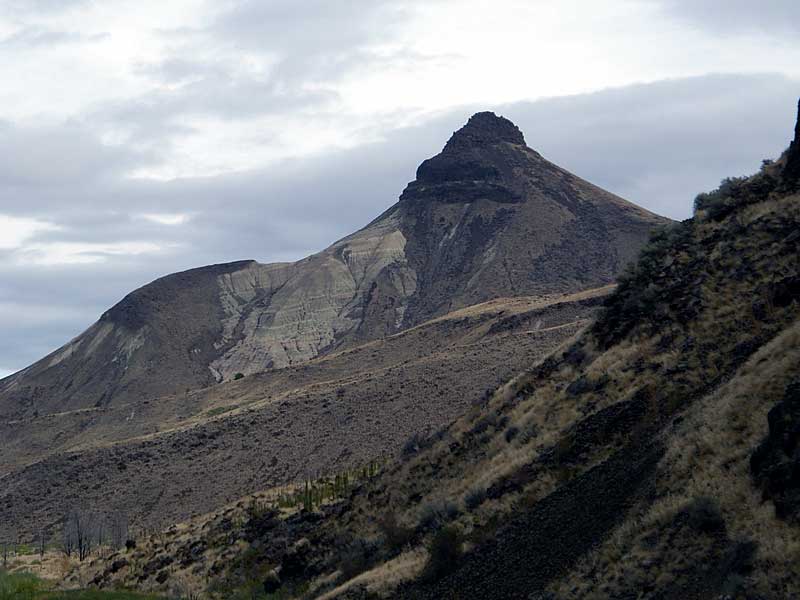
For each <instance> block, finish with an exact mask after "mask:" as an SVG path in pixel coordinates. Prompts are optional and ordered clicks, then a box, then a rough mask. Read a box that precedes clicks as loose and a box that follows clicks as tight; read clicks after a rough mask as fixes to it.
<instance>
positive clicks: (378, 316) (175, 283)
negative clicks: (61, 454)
mask: <svg viewBox="0 0 800 600" xmlns="http://www.w3.org/2000/svg"><path fill="white" fill-rule="evenodd" d="M332 200H333V199H332ZM336 201H346V199H337V200H336ZM666 222H667V220H666V219H663V218H661V217H658V216H656V215H653V214H651V213H649V212H647V211H645V210H643V209H641V208H639V207H636V206H634V205H632V204H630V203H628V202H625V201H624V200H622V199H620V198H618V197H616V196H614V195H612V194H610V193H608V192H605V191H603V190H601V189H599V188H597V187H596V186H593V185H591V184H590V183H587V182H585V181H583V180H581V179H580V178H578V177H576V176H574V175H572V174H571V173H568V172H566V171H564V170H563V169H561V168H559V167H557V166H555V165H553V164H552V163H549V162H548V161H546V160H545V159H544V158H542V157H541V156H540V155H539V154H538V153H537V152H535V151H533V150H531V149H530V148H528V147H527V146H526V145H525V140H524V138H523V135H522V133H521V132H520V131H519V129H517V128H516V126H514V125H513V124H512V123H511V122H510V121H508V120H506V119H503V118H502V117H497V116H495V115H494V114H493V113H478V114H476V115H474V116H473V117H472V118H470V120H469V122H468V123H467V124H466V125H465V126H464V127H463V128H461V129H460V130H459V131H457V132H455V133H454V134H453V136H452V138H451V139H450V140H449V141H448V142H447V144H446V145H445V147H444V149H443V151H442V152H441V153H440V154H439V155H437V156H435V157H433V158H431V159H429V160H426V161H424V162H423V163H422V164H421V165H420V167H419V169H418V170H417V177H416V179H415V181H413V182H411V183H410V184H409V185H408V187H407V188H406V190H405V191H404V192H403V194H402V195H401V197H400V201H399V202H398V203H397V204H395V205H394V206H392V207H391V208H390V209H389V210H387V211H386V212H385V213H384V214H383V215H381V216H380V217H378V218H377V219H376V220H374V221H373V222H372V223H370V224H369V225H367V226H366V227H365V228H363V229H361V230H360V231H358V232H356V233H354V234H352V235H350V236H348V237H346V238H344V239H342V240H340V241H338V242H336V243H335V244H333V245H332V246H331V247H329V248H327V249H326V250H323V251H322V252H320V253H318V254H315V255H313V256H310V257H308V258H305V259H303V260H301V261H298V262H296V263H285V264H260V263H257V262H255V261H241V262H235V263H229V264H223V265H213V266H208V267H202V268H199V269H193V270H190V271H186V272H183V273H177V274H174V275H169V276H167V277H164V278H161V279H159V280H157V281H154V282H153V283H151V284H149V285H146V286H144V287H143V288H141V289H138V290H136V291H134V292H132V293H131V294H129V295H128V296H126V297H125V298H124V299H123V300H122V301H121V302H119V303H118V304H117V305H115V306H114V307H112V308H111V309H110V310H108V311H107V312H106V313H104V314H103V315H102V316H101V317H100V320H99V321H98V322H97V323H95V324H94V325H92V326H91V327H90V328H89V329H88V330H87V331H86V332H84V333H83V334H81V335H80V336H78V337H77V338H75V339H74V340H72V341H71V342H69V343H68V344H66V345H65V346H63V347H62V348H60V349H58V350H56V351H55V352H53V353H52V354H51V355H49V356H47V357H45V358H44V359H42V360H41V361H39V362H37V363H35V364H33V365H31V366H30V367H28V368H26V369H24V370H22V371H20V372H19V373H16V374H14V375H11V376H10V377H7V378H5V379H3V380H0V419H3V420H18V419H23V418H29V417H32V416H36V415H51V414H56V413H63V412H66V411H75V410H81V409H93V408H98V407H109V406H114V405H121V404H126V403H129V402H131V401H136V400H139V399H141V398H145V397H147V398H156V397H162V396H166V395H170V394H177V393H184V392H185V391H186V390H187V389H189V390H195V389H198V388H204V387H209V386H211V385H213V384H215V383H217V382H220V381H229V380H231V379H233V378H234V377H235V376H236V375H237V374H238V373H242V374H244V375H248V374H252V373H257V372H261V371H264V370H267V369H270V368H280V367H286V366H291V365H296V364H299V363H301V362H303V361H306V360H309V359H311V358H314V357H316V356H319V355H323V354H325V353H328V352H331V351H335V350H337V349H342V348H345V347H347V346H349V345H352V344H356V343H361V342H364V341H369V340H374V339H379V338H382V337H385V336H387V335H391V334H393V333H397V332H399V331H402V330H405V329H407V328H409V327H412V326H414V325H418V324H420V323H423V322H425V321H428V320H430V319H431V318H435V317H437V316H441V315H444V314H446V313H448V312H452V311H453V310H457V309H459V308H463V307H466V306H470V305H474V304H478V303H480V302H485V301H487V300H491V299H493V298H501V297H516V296H534V295H545V294H554V293H568V292H577V291H580V290H584V289H590V288H595V287H599V286H602V285H606V284H608V283H610V282H612V281H613V279H614V277H615V276H616V274H617V273H618V272H619V271H620V270H621V269H622V268H623V267H624V266H625V265H626V264H627V263H628V262H629V261H630V260H631V259H632V257H634V256H635V255H636V252H637V251H638V250H639V248H640V247H641V245H642V244H643V243H644V242H645V241H646V239H647V236H648V235H649V232H650V230H651V229H652V228H653V227H654V226H656V225H660V224H664V223H666Z"/></svg>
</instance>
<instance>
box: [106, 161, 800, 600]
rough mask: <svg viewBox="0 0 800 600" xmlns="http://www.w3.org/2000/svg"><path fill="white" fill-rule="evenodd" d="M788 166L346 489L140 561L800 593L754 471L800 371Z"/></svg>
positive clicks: (625, 592)
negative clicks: (593, 316)
mask: <svg viewBox="0 0 800 600" xmlns="http://www.w3.org/2000/svg"><path fill="white" fill-rule="evenodd" d="M782 166H783V165H782V163H781V162H780V161H779V162H778V163H777V164H776V165H774V166H771V167H768V168H767V169H766V170H764V171H763V172H762V173H760V174H759V175H757V176H755V177H753V178H750V179H748V180H744V181H738V182H733V183H729V184H726V186H723V188H722V189H721V190H720V191H719V192H718V193H716V194H712V195H710V196H707V197H705V198H704V199H703V204H702V206H701V209H700V210H699V211H698V214H697V217H696V218H695V219H694V220H691V221H688V222H684V223H682V224H679V225H677V226H675V227H673V228H671V229H670V230H668V231H666V232H664V233H663V234H662V235H660V236H657V237H656V238H655V239H654V241H653V243H652V244H651V245H650V246H649V247H648V249H647V250H646V251H645V252H644V253H643V255H642V257H641V259H640V261H639V263H638V265H637V267H636V268H635V269H633V270H632V271H631V272H630V273H628V274H627V275H626V276H625V277H623V278H622V281H621V284H620V286H619V289H618V291H617V293H616V294H615V295H614V296H613V297H612V298H611V299H610V300H609V301H608V302H607V306H606V310H605V313H604V315H603V316H602V317H601V318H600V319H599V320H598V321H597V323H596V324H595V325H594V326H593V327H592V328H591V329H590V330H588V331H586V332H585V333H583V334H582V335H580V336H579V337H578V338H576V339H575V340H573V341H572V342H570V343H567V344H565V345H564V346H563V347H562V348H561V349H560V350H558V351H557V352H555V353H554V354H552V355H551V356H550V357H548V358H547V359H545V360H544V361H542V362H540V363H539V364H537V365H536V366H534V367H533V368H532V369H530V370H529V371H528V372H526V373H525V374H523V375H521V376H519V377H518V378H516V379H515V380H513V381H511V382H510V383H509V384H507V385H506V386H504V387H503V388H501V389H500V390H498V391H497V392H496V393H495V394H494V395H493V396H492V397H491V398H490V399H489V400H488V402H486V403H485V404H484V405H482V406H479V407H475V408H474V409H473V410H472V411H471V412H470V413H469V414H467V415H465V416H464V417H463V418H461V419H460V420H459V421H457V422H456V423H455V424H454V425H453V426H452V427H450V428H449V429H448V430H446V431H443V432H441V433H440V434H438V435H436V436H434V437H432V438H431V439H429V440H428V441H427V442H426V443H424V444H422V445H421V447H420V449H419V451H418V452H417V453H416V454H414V455H412V456H409V457H406V458H405V459H404V460H402V461H400V462H398V463H396V464H393V465H389V466H388V467H387V468H386V470H385V472H384V473H383V474H382V475H381V476H380V477H378V478H377V479H375V480H372V481H370V482H368V483H366V484H364V485H363V486H362V487H361V488H360V489H359V490H357V491H356V493H354V494H353V495H352V496H351V497H350V498H349V499H348V500H347V501H345V502H343V503H340V504H339V505H336V506H333V507H330V508H328V509H326V510H325V511H323V513H321V514H307V513H299V514H294V515H291V516H288V517H287V516H286V515H279V514H277V513H275V512H271V511H260V512H258V513H250V514H249V515H248V514H246V513H244V514H243V515H242V518H241V519H240V520H236V521H232V522H228V523H227V524H226V523H224V521H223V520H221V519H219V518H218V519H216V520H215V521H214V523H212V524H211V525H209V526H207V527H201V528H197V529H196V530H195V531H194V533H193V535H192V536H190V538H191V539H189V540H184V541H182V542H181V543H180V544H175V543H170V542H169V540H167V539H165V540H163V541H162V542H161V543H159V544H157V545H156V546H155V547H154V549H153V555H151V556H149V557H144V556H143V557H141V560H142V561H143V562H146V561H147V560H151V561H152V560H154V555H155V558H157V557H158V555H162V556H163V555H170V554H171V555H176V554H178V555H184V556H188V549H189V548H191V546H192V544H197V543H198V542H199V541H200V542H202V543H203V544H205V547H204V549H202V550H201V551H200V552H199V553H197V554H196V556H195V557H193V558H191V557H190V558H189V559H188V561H187V562H186V564H185V565H183V567H182V568H184V569H192V570H193V571H194V572H195V574H196V579H197V583H198V585H203V586H204V585H205V583H204V582H203V581H202V580H203V578H204V577H208V578H209V579H210V580H211V581H215V582H216V584H217V586H218V587H217V589H220V590H221V589H225V587H224V586H229V587H235V586H237V585H246V584H247V582H248V581H249V582H250V585H252V586H254V588H253V589H259V588H261V589H263V585H262V582H263V581H272V580H274V579H275V575H274V574H270V572H271V571H272V570H273V569H274V570H275V571H273V573H274V572H277V573H278V579H279V580H280V585H281V586H282V588H281V589H282V590H283V591H284V592H285V593H286V594H289V595H291V594H292V593H294V595H295V596H297V597H300V596H304V597H326V598H333V597H344V598H365V597H370V595H374V594H381V595H390V596H391V595H393V596H397V597H403V598H431V599H433V598H526V597H538V598H598V599H599V598H620V599H622V598H654V599H655V598H658V599H668V598H674V599H676V600H677V599H678V598H681V599H683V598H709V597H718V596H720V595H726V594H727V595H729V596H731V597H735V598H760V599H765V600H766V599H772V598H774V599H776V600H777V599H778V598H781V599H782V598H787V597H796V596H797V595H798V594H800V575H798V572H797V568H796V565H797V562H798V559H800V544H799V543H798V541H797V540H798V536H797V525H796V524H792V523H791V522H789V521H785V520H782V519H779V518H778V517H777V516H776V514H775V510H774V507H773V505H772V503H771V502H769V501H764V499H763V497H762V495H761V493H760V490H758V489H757V488H756V486H755V484H754V482H753V479H752V477H751V475H750V468H749V461H750V456H751V454H752V452H753V450H754V448H755V447H756V446H757V445H758V444H759V442H760V441H761V440H762V439H763V438H764V436H765V435H766V434H767V429H768V428H767V412H768V411H769V410H770V409H771V408H772V407H773V406H774V405H775V404H776V403H778V402H779V401H780V400H781V399H782V398H783V395H784V393H785V390H786V388H787V386H788V385H789V384H790V383H791V382H792V381H794V380H796V379H797V378H798V377H800V325H799V324H798V321H797V317H798V289H799V288H800V257H798V253H797V250H796V247H797V237H798V236H797V231H798V230H800V196H798V195H797V193H796V189H797V186H796V182H787V181H784V180H782V179H781V174H780V173H781V171H780V169H781V168H782ZM442 531H446V532H450V533H448V534H447V535H443V534H441V533H437V532H442ZM448 539H449V540H450V541H449V542H448ZM220 546H224V547H225V548H227V549H229V551H231V552H233V554H234V556H231V557H230V558H229V559H228V560H226V561H225V562H224V564H223V565H221V564H220V563H219V562H218V561H217V562H215V560H214V550H213V549H214V548H215V547H220ZM431 553H432V554H431ZM431 559H434V560H433V561H432V560H431ZM435 559H440V560H439V561H438V562H437V561H436V560H435ZM426 565H427V566H428V567H426ZM431 566H434V567H441V568H437V569H434V570H431V569H430V567H431ZM95 569H96V570H95V573H97V575H98V579H97V581H98V582H99V583H104V584H106V585H108V584H111V583H113V582H115V581H117V582H118V581H123V582H124V581H134V580H138V579H140V578H141V576H142V570H141V569H140V568H139V567H137V566H136V565H132V566H130V567H128V568H126V569H122V570H120V571H118V572H117V573H110V572H109V571H108V570H107V569H105V565H96V566H95ZM153 576H155V572H154V573H153ZM172 576H173V575H172V572H171V571H169V569H167V579H168V578H169V577H172ZM143 580H144V581H145V582H146V583H152V578H148V577H145V578H144V579H143ZM276 585H277V584H276ZM222 597H224V593H223V594H222Z"/></svg>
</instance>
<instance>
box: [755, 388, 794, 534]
mask: <svg viewBox="0 0 800 600" xmlns="http://www.w3.org/2000/svg"><path fill="white" fill-rule="evenodd" d="M767 419H768V421H769V434H768V435H767V437H766V438H765V439H764V441H763V442H761V444H760V445H759V446H758V448H756V449H755V451H754V452H753V455H752V456H751V457H750V469H751V471H752V473H753V478H754V479H755V482H756V484H757V485H759V486H760V487H761V489H762V490H763V494H764V499H765V500H772V501H773V502H774V503H775V512H776V514H777V515H778V517H780V518H783V519H787V520H791V521H794V522H796V523H800V380H799V381H796V382H794V383H793V384H791V385H790V386H789V387H788V388H787V389H786V393H785V395H784V398H783V400H782V401H781V402H779V403H778V404H777V405H776V406H775V407H774V408H773V409H772V410H770V411H769V415H768V416H767Z"/></svg>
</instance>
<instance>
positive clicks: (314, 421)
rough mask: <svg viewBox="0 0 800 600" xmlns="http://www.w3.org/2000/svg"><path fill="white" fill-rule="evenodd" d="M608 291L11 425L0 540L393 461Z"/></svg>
mask: <svg viewBox="0 0 800 600" xmlns="http://www.w3.org/2000/svg"><path fill="white" fill-rule="evenodd" d="M611 289H612V288H611V287H605V288H600V289H597V290H590V291H586V292H580V293H577V294H571V295H563V296H562V295H559V296H553V297H521V298H514V299H496V300H492V301H489V302H487V303H483V304H479V305H476V306H472V307H468V308H465V309H461V310H459V311H455V312H453V313H450V314H448V315H445V316H443V317H439V318H437V319H434V320H432V321H429V322H427V323H423V324H421V325H418V326H416V327H413V328H410V329H408V330H405V331H403V332H401V333H398V334H395V335H393V336H390V337H388V338H385V339H382V340H375V341H372V342H368V343H364V344H361V345H358V346H355V347H352V348H349V349H347V350H342V351H339V352H335V353H330V354H328V355H326V356H324V357H320V358H318V359H315V360H312V361H308V362H305V363H302V364H300V365H297V366H293V367H285V368H283V369H274V370H268V371H265V372H263V373H259V374H255V375H251V376H248V377H244V378H242V379H239V380H236V381H230V382H225V383H222V384H220V385H215V386H211V387H208V388H205V389H202V390H197V391H193V392H189V393H182V394H176V395H172V396H164V397H160V398H155V399H153V398H143V399H141V400H138V401H135V402H129V403H126V404H120V405H116V406H110V407H97V408H92V409H84V410H77V411H71V412H65V413H60V414H56V415H47V416H39V417H35V418H29V419H23V420H15V421H8V422H5V423H0V439H3V442H4V445H3V450H4V451H3V452H2V453H0V481H1V482H2V486H0V514H2V517H3V518H2V519H0V538H3V537H6V536H13V535H14V534H15V533H19V534H22V536H23V537H24V538H26V539H28V538H30V537H31V536H33V535H34V534H36V532H38V531H39V530H40V529H41V528H45V529H46V530H47V531H48V532H49V533H50V534H51V535H52V536H53V537H54V538H57V537H58V534H59V531H60V527H61V526H60V522H61V519H62V518H63V517H64V515H65V514H67V513H68V512H69V510H70V509H72V508H75V507H81V508H85V509H91V510H93V511H96V512H98V513H102V514H113V513H116V512H121V513H123V514H125V515H127V516H128V518H129V519H130V522H131V524H132V525H135V526H138V527H142V526H146V527H149V528H152V527H157V526H163V525H165V524H169V523H172V522H175V521H178V520H182V519H186V518H187V517H189V516H190V515H192V514H197V513H203V512H206V511H209V510H212V509H214V508H217V507H219V506H222V505H224V504H225V503H227V502H229V501H231V500H233V499H235V498H239V497H241V496H243V495H245V494H249V493H252V492H255V491H258V490H263V489H265V488H267V487H271V486H275V485H279V484H284V483H290V482H293V481H298V480H301V479H303V478H305V477H309V476H313V475H315V474H317V473H320V472H328V473H329V472H335V471H338V470H342V469H346V468H352V467H355V466H358V465H361V464H364V463H366V462H368V461H371V460H374V459H376V458H378V457H381V456H385V457H388V456H391V455H393V454H394V453H396V452H397V451H398V450H400V449H401V448H402V446H403V445H404V444H405V443H406V441H407V440H408V439H409V438H410V437H411V436H412V435H414V434H416V433H420V434H423V435H424V434H430V433H433V432H435V431H437V430H438V429H440V428H441V427H444V426H446V425H448V424H449V423H450V422H452V421H453V420H454V419H455V418H457V417H458V416H460V415H461V414H463V413H464V412H465V411H466V410H467V409H468V408H469V407H470V406H471V405H472V404H474V403H476V402H479V401H480V400H481V398H482V397H483V396H485V394H486V393H487V390H489V389H491V388H492V387H496V386H497V385H500V384H501V383H503V382H504V381H505V380H507V379H508V378H509V377H511V376H513V375H514V374H515V373H517V372H519V371H520V370H521V369H524V368H525V366H526V365H527V364H529V363H530V362H531V361H535V360H537V359H539V358H540V357H542V356H543V355H544V354H546V353H547V352H549V351H551V350H552V349H553V348H555V347H556V346H557V345H558V344H560V343H561V342H562V341H563V340H565V339H567V338H568V337H570V336H572V335H574V334H575V333H576V332H577V331H579V330H580V329H581V328H582V327H585V326H586V325H587V324H588V323H589V322H590V320H591V317H592V315H593V314H594V313H595V312H596V311H597V309H598V308H599V307H600V305H601V303H602V299H603V297H604V296H605V295H607V294H608V293H609V292H610V290H611Z"/></svg>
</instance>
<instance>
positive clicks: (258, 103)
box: [0, 0, 800, 376]
mask: <svg viewBox="0 0 800 600" xmlns="http://www.w3.org/2000/svg"><path fill="white" fill-rule="evenodd" d="M799 17H800V7H798V6H797V3H796V0H764V1H763V2H758V3H756V2H752V0H747V1H746V0H604V1H603V2H596V1H594V0H560V1H559V2H552V1H545V0H491V1H489V0H424V1H417V0H409V1H388V0H337V1H336V2H331V1H330V0H305V1H304V2H296V1H295V0H170V1H169V2H164V1H163V0H158V1H155V0H136V1H134V0H0V72H2V73H3V84H2V86H0V376H3V375H6V374H9V373H11V372H14V371H16V370H18V369H21V368H23V367H25V366H27V365H28V364H30V363H32V362H33V361H35V360H37V359H38V358H41V357H42V356H44V355H45V354H47V353H48V352H50V351H52V350H54V349H55V348H57V347H59V346H60V345H62V344H63V343H65V342H67V341H68V340H69V339H71V338H72V337H74V336H75V335H77V334H79V333H80V332H81V331H82V330H83V329H85V328H86V327H88V326H89V325H90V324H91V323H92V322H93V321H95V320H96V319H97V318H98V317H99V315H100V314H101V313H102V312H103V311H104V310H106V309H107V308H109V307H110V306H111V305H113V304H114V303H115V302H117V301H118V300H120V299H121V298H122V297H123V296H124V295H125V294H126V293H128V292H130V291H131V290H133V289H135V288H137V287H139V286H141V285H143V284H145V283H147V282H148V281H151V280H152V279H154V278H156V277H159V276H161V275H165V274H167V273H170V272H174V271H177V270H181V269H186V268H191V267H195V266H201V265H204V264H211V263H218V262H225V261H230V260H239V259H256V260H259V261H263V262H271V261H287V260H296V259H299V258H302V257H303V256H306V255H308V254H310V253H313V252H316V251H318V250H321V249H323V248H325V247H326V246H328V245H329V244H330V243H332V242H334V241H335V240H336V239H338V238H340V237H342V236H344V235H346V234H348V233H350V232H352V231H354V230H356V229H358V228H359V227H361V226H363V225H365V224H366V223H368V222H369V221H371V220H372V219H373V218H374V217H375V216H377V215H378V214H379V213H380V212H382V211H383V210H385V209H386V208H387V207H389V206H390V205H392V204H393V203H394V202H396V200H397V197H398V196H399V194H400V193H401V192H402V190H403V188H404V187H405V185H406V184H407V183H408V182H409V181H410V180H412V179H413V178H414V172H415V169H416V166H417V165H418V164H419V163H420V162H421V161H422V160H423V159H425V158H427V157H429V156H432V155H434V154H436V153H437V152H438V151H439V150H440V149H441V148H442V146H443V145H444V143H445V142H446V141H447V139H448V137H449V136H450V135H451V133H452V132H453V131H454V130H456V129H457V128H458V127H460V126H461V125H462V124H463V123H464V122H465V121H466V120H467V118H468V117H469V116H470V114H472V113H473V112H476V111H479V110H493V111H495V112H497V113H498V114H502V115H504V116H506V117H508V118H511V119H512V120H513V121H514V122H515V123H516V124H517V125H518V126H519V127H520V128H521V129H522V131H523V132H524V134H525V137H526V141H527V143H528V145H529V146H531V147H532V148H534V149H536V150H538V151H539V152H541V153H542V154H543V155H544V156H545V157H546V158H548V159H550V160H552V161H553V162H556V163H557V164H560V165H561V166H563V167H565V168H567V169H569V170H571V171H573V172H574V173H576V174H577V175H579V176H581V177H583V178H585V179H588V180H589V181H592V182H593V183H595V184H597V185H599V186H601V187H604V188H606V189H608V190H610V191H612V192H615V193H617V194H619V195H621V196H623V197H624V198H626V199H628V200H631V201H633V202H635V203H637V204H640V205H642V206H644V207H646V208H648V209H650V210H653V211H655V212H658V213H660V214H663V215H666V216H669V217H672V218H675V219H683V218H687V217H689V216H690V215H691V207H692V201H693V199H694V196H695V195H696V194H697V193H699V192H701V191H706V190H709V189H712V188H714V187H715V186H716V185H717V183H718V182H719V180H720V179H721V178H723V177H726V176H733V175H744V174H747V173H751V172H754V171H756V170H757V169H758V167H759V166H760V161H761V160H762V159H765V158H770V157H776V156H777V155H779V154H780V152H781V151H782V150H783V149H784V148H785V147H786V146H787V145H788V143H789V141H790V137H791V133H792V126H793V124H794V119H795V111H796V107H797V98H798V96H800V35H799V34H800V18H799Z"/></svg>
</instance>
